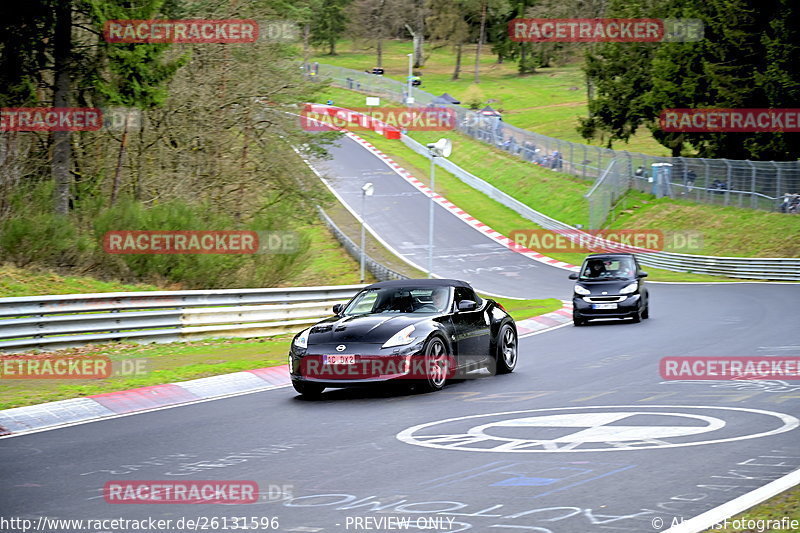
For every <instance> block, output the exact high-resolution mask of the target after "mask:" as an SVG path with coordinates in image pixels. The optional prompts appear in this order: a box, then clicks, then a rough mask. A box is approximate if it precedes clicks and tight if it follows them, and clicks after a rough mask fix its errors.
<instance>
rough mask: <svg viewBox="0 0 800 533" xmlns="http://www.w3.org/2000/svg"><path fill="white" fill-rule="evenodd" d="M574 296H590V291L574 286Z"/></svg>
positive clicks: (580, 286) (581, 286)
mask: <svg viewBox="0 0 800 533" xmlns="http://www.w3.org/2000/svg"><path fill="white" fill-rule="evenodd" d="M575 294H580V295H582V296H586V295H588V294H592V291H590V290H589V289H587V288H586V287H584V286H583V285H578V284H577V283H576V284H575Z"/></svg>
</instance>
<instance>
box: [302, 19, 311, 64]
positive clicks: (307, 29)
mask: <svg viewBox="0 0 800 533" xmlns="http://www.w3.org/2000/svg"><path fill="white" fill-rule="evenodd" d="M310 38H311V23H310V22H306V24H305V25H304V26H303V65H308V58H309V56H310V55H311V50H310V47H309V46H308V41H309V39H310Z"/></svg>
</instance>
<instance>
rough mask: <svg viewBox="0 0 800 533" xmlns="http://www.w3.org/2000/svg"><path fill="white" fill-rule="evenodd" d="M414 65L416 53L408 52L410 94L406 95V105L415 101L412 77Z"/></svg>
mask: <svg viewBox="0 0 800 533" xmlns="http://www.w3.org/2000/svg"><path fill="white" fill-rule="evenodd" d="M413 67H414V54H408V96H407V97H406V105H411V104H413V103H414V98H413V97H412V96H411V78H412V77H413V72H412V68H413Z"/></svg>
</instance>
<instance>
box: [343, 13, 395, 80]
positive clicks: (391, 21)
mask: <svg viewBox="0 0 800 533" xmlns="http://www.w3.org/2000/svg"><path fill="white" fill-rule="evenodd" d="M400 11H401V10H400V5H399V2H398V0H356V1H355V2H353V4H352V5H351V6H350V9H349V15H350V16H349V20H350V26H349V32H350V34H351V35H353V36H355V37H357V38H361V39H365V40H369V41H374V42H375V54H376V58H375V66H376V67H383V41H384V40H385V39H386V38H387V37H391V36H392V35H393V34H394V32H395V31H396V30H397V29H398V28H399V27H400V25H401V20H400V15H399V13H400Z"/></svg>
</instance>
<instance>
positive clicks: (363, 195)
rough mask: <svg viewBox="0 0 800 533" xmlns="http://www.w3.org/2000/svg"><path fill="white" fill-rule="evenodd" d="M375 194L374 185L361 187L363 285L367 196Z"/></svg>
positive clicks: (362, 279)
mask: <svg viewBox="0 0 800 533" xmlns="http://www.w3.org/2000/svg"><path fill="white" fill-rule="evenodd" d="M373 192H375V187H373V186H372V183H370V182H367V183H365V184H364V185H363V186H362V187H361V283H364V264H365V261H366V247H367V231H366V229H365V228H364V214H365V210H364V207H365V205H366V201H365V200H366V199H367V196H372V193H373Z"/></svg>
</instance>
